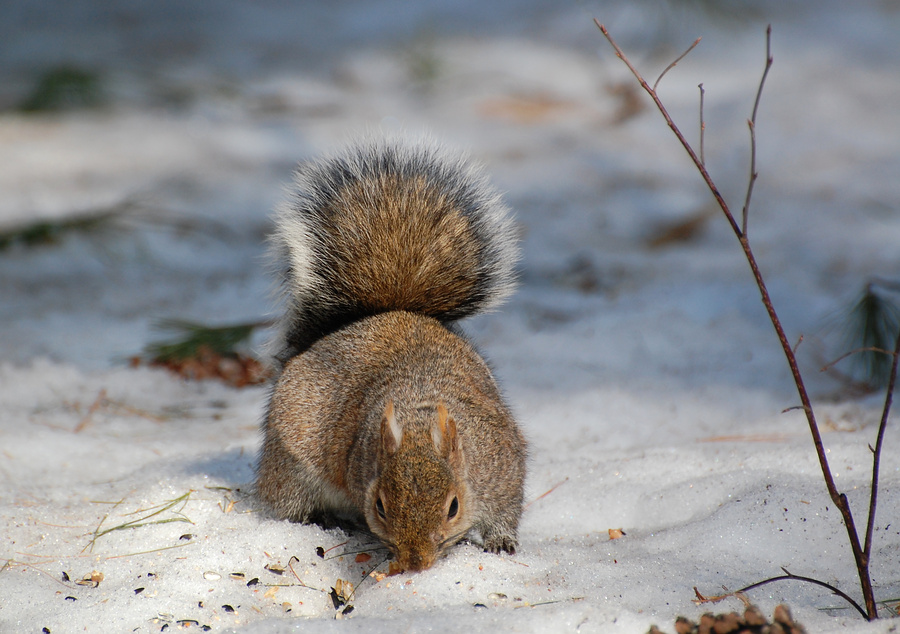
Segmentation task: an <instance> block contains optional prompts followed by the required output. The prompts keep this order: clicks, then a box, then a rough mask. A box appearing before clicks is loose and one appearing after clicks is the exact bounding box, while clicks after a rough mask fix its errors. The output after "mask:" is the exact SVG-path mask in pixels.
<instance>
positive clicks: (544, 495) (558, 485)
mask: <svg viewBox="0 0 900 634" xmlns="http://www.w3.org/2000/svg"><path fill="white" fill-rule="evenodd" d="M568 481H569V476H566V479H565V480H563V481H562V482H557V483H556V484H554V485H553V486H552V487H550V488H549V489H548V490H546V491H544V492H543V493H541V494H540V495H539V496H537V497H536V498H534V499H533V500H532V501H531V502H529V503H528V504H526V505H525V508H526V509H527V508H528V507H529V506H531V505H532V504H534V503H535V502H537V501H538V500H542V499H544V498H545V497H547V496H548V495H550V494H551V493H553V492H554V491H556V490H557V489H558V488H559V487H561V486H562V485H564V484H565V483H566V482H568Z"/></svg>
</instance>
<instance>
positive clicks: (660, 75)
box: [653, 37, 701, 92]
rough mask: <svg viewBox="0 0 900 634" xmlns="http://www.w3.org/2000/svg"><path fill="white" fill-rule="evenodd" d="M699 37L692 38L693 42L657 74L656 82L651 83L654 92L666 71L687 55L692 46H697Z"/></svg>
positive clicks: (692, 48)
mask: <svg viewBox="0 0 900 634" xmlns="http://www.w3.org/2000/svg"><path fill="white" fill-rule="evenodd" d="M700 39H701V38H699V37H698V38H697V39H696V40H694V43H693V44H691V45H690V46H688V49H687V50H686V51H685V52H684V53H682V54H681V55H679V56H678V57H676V58H675V61H674V62H672V63H671V64H669V65H668V66H666V69H665V70H664V71H663V72H661V73H660V74H659V77H657V78H656V83H654V84H653V92H656V87H657V86H659V82H660V81H662V78H663V77H664V76H665V74H666V73H668V72H669V71H670V70H672V69H673V68H675V66H676V64H678V62H680V61H681V60H683V59H684V58H685V57H686V56H687V54H688V53H690V52H691V51H693V50H694V48H695V47H696V46H697V44H699V43H700Z"/></svg>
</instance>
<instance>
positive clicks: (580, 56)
mask: <svg viewBox="0 0 900 634" xmlns="http://www.w3.org/2000/svg"><path fill="white" fill-rule="evenodd" d="M898 5H900V3H897V2H893V1H888V0H877V1H876V0H872V1H870V2H859V3H853V5H852V7H851V6H848V5H846V3H842V2H836V1H834V2H830V1H826V2H802V1H795V2H782V1H774V0H772V1H766V0H762V1H751V0H736V1H733V2H716V1H712V0H636V1H618V0H610V1H608V2H601V1H594V2H581V1H574V0H573V1H565V2H548V1H546V0H543V1H541V0H516V1H512V0H500V1H498V2H476V1H472V0H457V1H449V0H444V1H439V0H430V1H423V2H416V3H407V2H400V1H396V0H393V1H392V0H377V1H366V2H362V1H341V2H329V3H321V2H312V1H296V2H288V1H286V0H285V1H276V0H270V1H259V2H250V1H244V2H242V1H238V0H232V1H222V2H215V3H212V2H182V1H175V0H172V1H169V0H163V1H160V2H154V3H146V2H139V1H137V0H135V1H125V0H118V1H114V2H96V1H95V2H92V1H89V0H76V1H73V2H65V3H59V2H53V1H49V0H47V1H39V0H35V1H30V2H3V3H2V4H0V192H2V196H0V248H2V250H0V298H2V300H0V320H2V323H3V328H2V331H0V351H2V352H0V354H2V358H3V359H4V360H8V361H14V362H19V363H21V362H26V361H28V360H29V359H32V358H34V357H39V356H42V357H49V358H51V359H55V360H60V361H65V362H72V363H75V364H77V365H79V366H82V367H85V368H102V367H107V366H109V365H110V364H116V363H121V362H122V361H124V360H126V359H128V358H130V357H132V356H133V355H137V354H140V353H141V351H142V350H143V348H144V346H146V344H147V343H148V342H149V341H152V340H154V337H156V336H157V335H155V334H154V330H153V327H154V324H157V323H158V322H159V321H160V320H164V319H172V318H175V319H181V320H188V321H192V322H196V323H203V324H211V325H227V324H253V325H256V324H259V325H261V326H263V327H262V328H254V329H253V333H254V334H253V335H252V337H253V339H252V341H251V345H252V346H253V347H254V349H257V348H258V346H259V343H260V342H261V341H262V339H264V337H265V325H266V323H267V320H268V319H269V318H270V317H271V310H272V308H271V306H272V304H271V297H270V283H269V278H268V276H267V274H266V270H265V254H264V251H265V235H266V233H267V231H268V228H269V221H268V214H269V212H270V210H271V209H272V207H273V206H274V205H275V204H276V203H277V202H278V200H280V199H281V196H282V192H283V188H284V186H285V184H286V183H288V182H289V180H290V173H291V170H292V168H293V166H294V165H295V164H296V162H297V161H298V160H302V159H304V158H307V157H310V156H313V155H318V154H320V153H322V152H325V151H328V150H330V149H332V148H334V147H336V146H338V145H340V144H342V143H344V142H346V141H347V140H349V139H351V138H353V137H354V136H358V135H359V134H364V133H367V132H372V131H379V130H385V131H388V132H398V131H399V132H406V133H411V134H419V133H421V132H423V131H425V132H428V133H430V134H432V135H433V136H435V137H437V138H439V139H441V140H442V141H445V142H446V143H447V144H448V145H450V146H451V147H458V148H461V149H464V150H468V151H470V152H471V153H472V154H473V155H474V156H475V157H476V159H478V160H479V161H481V162H483V163H485V164H486V165H487V167H488V170H489V172H490V173H491V174H492V175H493V177H494V179H495V181H496V182H497V184H498V185H499V186H500V187H501V189H503V190H504V191H506V192H507V196H508V199H509V201H510V203H511V204H512V206H513V207H514V208H515V209H516V210H517V212H518V217H519V221H520V223H521V227H522V234H523V239H524V246H525V260H524V264H523V283H524V285H523V294H522V295H521V296H520V297H519V298H518V299H517V300H515V303H514V304H513V307H512V312H514V313H515V314H516V315H517V319H520V320H521V322H522V324H521V326H522V328H523V329H525V330H528V331H547V330H553V328H557V327H559V326H560V324H563V325H565V324H572V323H577V322H579V321H581V320H584V319H587V322H586V323H585V324H584V327H585V328H586V329H587V331H586V332H581V333H578V334H574V335H573V333H572V332H569V331H567V332H568V334H567V336H576V337H584V336H590V333H593V332H596V331H597V330H602V329H603V328H605V327H606V324H603V323H598V322H596V321H592V320H593V319H594V317H591V318H590V319H588V318H587V316H589V315H592V316H596V315H597V314H604V313H605V314H612V313H610V310H611V308H613V307H614V306H613V305H614V304H615V303H616V302H617V301H618V298H621V297H622V296H623V295H622V294H623V293H624V294H625V296H631V294H632V293H634V292H636V291H640V290H647V291H648V293H649V294H648V297H653V298H655V299H654V300H653V301H654V302H657V301H661V302H662V304H665V302H666V301H668V300H667V299H665V297H669V298H672V301H676V299H675V298H678V299H677V301H678V302H682V301H683V302H684V304H685V306H684V307H682V308H679V310H682V309H683V310H685V311H687V312H688V313H689V314H691V315H692V317H697V318H698V319H699V320H700V322H701V323H704V322H708V321H709V320H714V319H716V318H718V317H720V316H722V315H724V314H726V313H728V311H733V312H735V313H736V314H737V315H739V318H740V319H746V320H748V323H750V324H752V326H753V328H757V327H758V328H761V329H765V328H767V325H766V321H765V315H764V314H763V313H762V312H761V310H760V309H759V307H758V305H757V302H758V300H757V299H756V298H755V294H754V293H753V291H752V287H745V286H743V284H741V285H739V286H735V285H734V283H733V282H732V281H731V280H730V279H725V278H723V277H722V271H723V270H724V269H723V268H722V267H725V269H727V270H731V268H734V270H735V271H739V270H740V268H741V267H742V266H744V265H743V264H742V263H741V262H739V261H733V260H732V259H731V254H733V253H734V251H733V250H734V249H735V246H734V245H733V244H732V243H731V242H730V240H731V239H732V238H731V237H729V236H728V228H727V225H726V224H725V223H724V222H718V221H719V220H720V219H719V218H716V222H708V221H707V219H708V218H710V217H711V216H712V215H713V212H712V211H711V208H710V206H709V203H710V200H709V195H708V192H706V191H705V190H704V188H703V186H702V183H700V181H699V179H697V178H696V177H695V175H694V174H692V173H691V171H690V167H689V165H688V164H687V162H686V157H684V156H683V154H682V150H681V148H680V147H678V146H677V144H676V143H675V141H674V139H672V138H668V137H666V134H667V132H666V130H665V126H664V124H663V123H662V122H661V120H660V119H659V117H658V114H657V113H655V112H653V111H651V109H650V108H649V105H650V104H649V101H648V100H647V98H646V96H645V95H643V94H641V93H640V91H639V89H638V87H637V85H636V84H635V82H634V81H633V80H632V79H631V78H630V76H629V75H628V73H627V69H625V68H624V66H623V65H622V64H621V63H620V62H619V61H618V60H616V59H615V56H614V55H613V54H612V50H611V48H610V47H609V45H608V43H607V42H606V41H604V39H603V38H602V36H601V34H600V33H599V32H598V30H597V28H596V26H595V25H594V23H593V19H594V18H597V19H599V20H601V21H602V22H604V23H605V24H606V25H607V26H608V27H609V28H610V30H611V32H612V33H613V35H614V36H615V37H616V39H617V40H618V41H619V43H620V44H621V45H622V46H623V47H624V48H625V49H626V51H629V52H630V55H631V57H632V60H633V61H634V62H635V63H636V64H638V65H639V66H640V67H641V68H643V69H645V71H646V73H647V75H648V77H649V78H651V79H652V78H655V77H656V75H657V74H658V73H659V72H660V71H661V70H662V69H663V68H664V67H665V65H666V64H668V62H669V61H671V60H672V59H674V57H676V56H677V55H678V54H679V53H680V52H682V51H683V50H684V49H685V48H687V46H688V45H689V44H690V43H691V42H692V41H693V40H694V39H695V38H696V37H698V36H703V41H702V43H701V45H700V46H698V48H697V49H696V50H695V51H693V52H692V53H691V54H690V56H689V57H688V58H687V59H686V60H685V61H684V62H682V63H681V64H679V66H678V68H677V69H676V70H674V71H672V72H671V73H670V74H669V75H668V76H667V78H666V79H665V81H664V82H663V88H662V89H661V93H662V95H663V97H664V98H665V99H666V101H667V104H668V105H669V107H670V109H671V110H672V112H673V114H675V115H676V117H677V118H678V120H679V121H681V122H682V123H683V126H684V129H685V131H686V133H689V135H690V136H691V138H692V139H693V140H694V142H695V143H696V141H697V136H698V128H699V125H698V111H697V106H698V90H697V85H698V84H699V83H701V82H705V85H706V90H707V101H706V106H705V112H704V114H705V118H706V125H707V131H708V132H707V136H706V139H705V150H706V152H707V155H708V156H710V157H711V158H710V161H711V169H713V171H714V176H715V177H716V179H717V182H718V183H719V185H720V187H721V188H722V190H723V192H724V193H725V194H726V197H727V198H728V199H729V200H731V201H733V203H732V204H733V205H734V206H735V207H736V208H737V209H739V208H740V202H741V201H742V199H743V192H744V188H745V187H746V181H747V172H748V167H747V162H748V152H749V150H748V145H747V137H748V135H747V130H746V118H747V116H749V112H750V108H751V106H752V100H753V96H754V92H755V89H756V85H757V83H758V81H759V76H760V73H761V70H762V66H763V61H764V29H765V26H766V24H769V23H772V24H773V25H774V36H773V40H774V52H775V56H776V64H775V68H774V69H773V72H772V75H771V77H770V79H769V84H768V86H767V91H766V94H765V95H764V98H763V101H762V106H761V111H760V123H759V129H760V144H759V158H758V160H759V165H760V169H761V171H762V173H763V176H762V179H763V180H762V181H761V182H760V184H759V185H758V187H757V191H756V194H755V196H756V198H755V206H756V208H757V209H758V210H759V211H758V215H757V216H755V224H754V227H757V226H758V227H759V228H758V233H756V235H757V236H758V237H759V238H760V240H761V242H762V248H770V249H771V251H772V253H773V255H771V256H770V257H771V258H772V259H771V260H769V262H770V266H771V268H772V270H773V271H777V272H778V274H779V277H777V278H776V279H775V280H774V283H775V289H774V292H775V293H776V294H780V295H781V296H783V297H784V298H785V299H784V300H783V303H784V304H783V305H784V312H785V315H784V317H785V319H786V320H787V321H788V322H789V324H790V325H791V326H793V327H794V329H795V331H799V330H803V331H805V332H809V331H811V330H816V329H820V328H822V325H823V324H824V323H826V321H827V317H828V315H829V314H830V313H831V312H835V311H837V312H840V311H841V310H846V309H847V307H848V306H852V305H853V302H854V301H856V299H857V298H858V297H859V294H860V292H861V290H862V289H864V288H867V286H866V285H867V284H868V283H869V281H870V280H871V279H872V276H875V275H881V276H888V277H889V276H890V275H891V274H892V271H893V269H891V266H892V265H894V264H896V255H895V254H894V252H893V251H892V249H893V243H891V242H890V239H888V237H887V236H888V235H890V234H889V233H885V232H884V226H883V223H884V222H889V223H893V222H894V220H893V219H894V218H895V217H896V214H895V210H896V204H895V200H896V197H895V194H896V186H895V185H894V182H895V181H896V179H895V178H894V176H895V174H896V170H897V167H898V158H897V156H898V154H900V153H898V152H897V150H898V143H897V136H898V133H897V132H896V130H897V129H898V125H897V119H896V115H895V111H894V108H893V107H892V106H891V105H890V104H892V103H896V97H897V96H898V92H900V82H898V81H897V78H896V70H895V69H896V68H897V62H898V60H900V52H898V50H897V45H896V41H895V37H894V35H893V34H894V33H896V32H897V27H898V26H900V25H898V22H900V11H898ZM836 183H839V185H836ZM772 201H777V202H778V205H779V207H780V209H781V212H780V213H782V214H785V215H787V216H788V217H787V219H786V220H785V219H784V216H782V219H783V223H786V225H785V224H783V223H782V224H777V225H771V224H770V225H766V223H765V218H766V217H767V214H769V213H770V210H771V209H772V206H771V205H770V204H769V203H771V202H772ZM811 202H812V203H814V204H811ZM860 209H862V212H861V213H863V215H864V216H865V218H867V219H869V220H872V223H863V224H860V225H859V226H858V227H857V229H858V231H857V232H855V237H853V236H847V235H843V232H841V231H840V230H835V227H840V226H844V223H846V222H852V220H850V219H852V218H858V213H859V210H860ZM786 210H790V211H789V212H788V211H786ZM771 213H774V211H772V212H771ZM813 217H819V218H831V219H832V221H833V222H825V223H822V224H816V223H810V219H811V218H813ZM886 219H887V220H886ZM756 223H758V224H756ZM767 226H768V227H769V228H767ZM785 227H787V228H788V229H790V230H791V231H795V233H794V234H791V232H790V231H786V230H785ZM791 235H793V237H789V236H791ZM798 236H800V237H799V238H798ZM857 238H858V241H857ZM798 240H799V242H798ZM673 247H674V248H673ZM851 252H852V253H856V254H857V255H856V256H854V257H849V258H848V257H845V256H844V255H842V254H844V253H851ZM779 253H780V254H781V255H778V254H779ZM650 255H652V258H648V256H650ZM698 257H699V258H700V260H698V259H697V258H698ZM651 262H652V264H651ZM698 262H700V263H702V264H698ZM798 264H799V266H798ZM678 269H680V270H682V271H684V272H685V273H687V274H688V275H690V276H693V277H692V280H693V282H694V283H695V284H698V285H699V286H692V287H691V288H692V289H694V290H691V291H690V292H689V293H688V294H687V295H686V294H685V293H684V292H683V289H682V290H679V289H680V288H681V287H680V283H677V282H673V281H672V279H670V278H669V272H671V271H673V270H678ZM684 277H686V276H683V277H682V278H681V279H682V280H683V279H684ZM748 281H749V280H748ZM779 285H781V287H779ZM697 289H701V290H697ZM748 289H749V290H748ZM744 297H747V299H741V298H744ZM618 305H621V304H618ZM679 306H681V304H679ZM722 306H728V308H727V309H726V308H722ZM629 310H631V309H629ZM879 310H882V312H881V313H879V315H878V318H880V319H881V318H883V319H887V320H888V321H887V322H886V323H888V326H891V324H893V323H894V322H891V321H890V319H894V317H893V316H892V313H891V310H892V309H891V308H890V306H887V308H883V307H882V308H880V309H879ZM885 311H887V312H885ZM616 319H618V320H619V321H621V320H622V316H621V315H619V316H618V317H616ZM489 324H490V322H488V323H487V324H485V325H479V324H478V323H476V324H475V328H476V330H480V331H481V335H482V336H483V337H484V338H485V339H486V340H487V342H488V343H490V342H491V341H492V339H491V337H492V336H493V335H492V334H491V333H492V332H494V330H496V328H495V329H494V330H492V328H491V326H490V325H489ZM645 326H646V328H645V329H651V330H652V329H654V328H657V326H655V325H650V324H647V325H645ZM886 327H887V326H886ZM673 328H675V331H676V334H677V333H680V334H678V336H677V340H678V341H681V342H682V343H683V341H682V340H683V339H685V338H687V339H690V334H689V333H688V332H687V331H685V330H684V329H682V330H678V328H677V327H673ZM586 333H587V334H586ZM495 334H496V333H495ZM498 343H499V344H501V345H502V343H503V342H502V341H500V342H498ZM656 345H657V344H653V346H651V352H652V353H654V354H655V353H657V352H658V353H659V354H662V355H664V354H665V352H664V351H662V350H657V348H656V347H654V346H656ZM841 345H843V344H841ZM838 347H839V346H838ZM626 352H627V351H626ZM671 353H672V354H680V352H676V350H675V349H673V350H672V351H671ZM629 354H630V353H629ZM697 354H700V352H699V351H698V353H697ZM730 354H732V353H731V352H730V351H723V352H722V355H723V358H724V357H725V356H729V355H730ZM821 354H822V355H825V353H821ZM825 356H827V355H825ZM661 358H662V357H661ZM571 362H572V360H571V359H570V358H566V359H561V360H560V361H559V363H560V364H563V365H566V366H569V365H570V364H571ZM723 363H724V362H723ZM589 365H590V364H589ZM688 366H689V367H693V366H692V365H691V364H688ZM591 368H592V369H593V370H597V371H600V372H602V371H603V369H602V368H599V367H594V366H591ZM862 371H863V372H864V373H865V372H867V371H868V370H865V369H863V370H862ZM523 372H525V371H524V370H523ZM519 378H520V379H521V380H522V381H524V382H525V383H528V382H530V381H533V382H538V383H540V382H542V381H543V379H542V377H541V376H530V375H528V374H527V372H525V373H524V374H523V375H522V376H521V377H519Z"/></svg>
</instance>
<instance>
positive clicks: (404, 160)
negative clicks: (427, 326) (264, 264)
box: [272, 141, 518, 362]
mask: <svg viewBox="0 0 900 634" xmlns="http://www.w3.org/2000/svg"><path fill="white" fill-rule="evenodd" d="M272 250H273V252H274V256H275V262H276V263H277V265H278V266H279V267H281V270H280V274H281V276H282V284H283V292H284V297H285V304H286V306H285V309H286V310H285V314H284V317H283V321H282V324H281V328H280V333H279V336H278V339H277V340H276V341H275V342H274V350H273V351H274V352H275V354H276V356H277V357H278V359H280V360H281V361H282V362H283V361H286V360H287V359H288V358H290V357H291V356H294V355H295V354H298V353H299V352H302V351H303V350H305V349H306V348H307V347H309V346H310V345H311V344H312V343H313V342H315V341H316V340H317V339H318V338H320V337H322V336H323V335H325V334H327V333H329V332H331V331H332V330H334V329H335V328H338V327H340V326H342V325H344V324H346V323H349V322H351V321H354V320H356V319H359V318H361V317H365V316H367V315H373V314H376V313H381V312H386V311H391V310H405V311H410V312H416V313H421V314H424V315H429V316H432V317H435V318H436V319H439V320H441V321H444V322H450V321H453V320H456V319H459V318H461V317H464V316H466V315H470V314H472V313H475V312H478V311H481V310H485V309H488V308H490V307H492V306H494V305H496V304H498V303H499V302H500V301H501V300H503V299H504V298H505V297H506V296H507V295H508V294H509V293H510V292H511V291H512V288H513V286H514V281H515V280H514V277H515V265H516V262H517V260H518V245H517V239H516V235H515V229H514V226H513V224H512V220H511V218H510V215H509V212H508V209H507V208H506V206H505V205H504V204H503V203H502V201H501V200H500V196H499V194H498V193H497V191H496V190H495V189H493V187H491V186H490V185H489V184H488V183H487V181H486V179H485V177H484V176H483V175H482V174H481V172H480V171H479V170H478V169H476V168H475V167H473V166H472V165H471V164H469V163H467V162H466V161H465V160H463V159H459V158H452V157H449V156H447V155H446V154H445V153H444V152H443V151H442V150H440V149H439V148H437V147H435V146H433V145H429V144H422V143H401V142H389V141H370V142H368V143H364V144H359V145H354V146H352V147H350V148H349V149H347V150H345V151H344V152H342V153H340V154H337V155H335V156H332V157H330V158H326V159H323V160H319V161H314V162H309V163H306V164H303V165H301V166H300V167H299V168H298V169H297V172H296V175H295V180H294V184H293V187H292V189H291V191H290V195H289V198H288V200H287V201H286V202H285V203H284V204H283V205H282V206H281V207H280V208H279V209H278V211H277V214H276V228H275V232H274V234H273V236H272Z"/></svg>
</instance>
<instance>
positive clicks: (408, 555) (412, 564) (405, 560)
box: [397, 550, 436, 572]
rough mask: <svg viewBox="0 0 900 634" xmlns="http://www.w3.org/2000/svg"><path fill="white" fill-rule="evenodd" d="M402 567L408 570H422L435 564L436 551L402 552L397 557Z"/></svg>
mask: <svg viewBox="0 0 900 634" xmlns="http://www.w3.org/2000/svg"><path fill="white" fill-rule="evenodd" d="M397 559H398V563H399V564H400V567H401V568H402V569H403V570H405V571H407V572H421V571H422V570H428V569H429V568H431V566H432V565H434V560H435V559H436V553H434V552H421V551H418V550H413V551H407V552H401V553H400V556H399V557H398V558H397Z"/></svg>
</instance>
